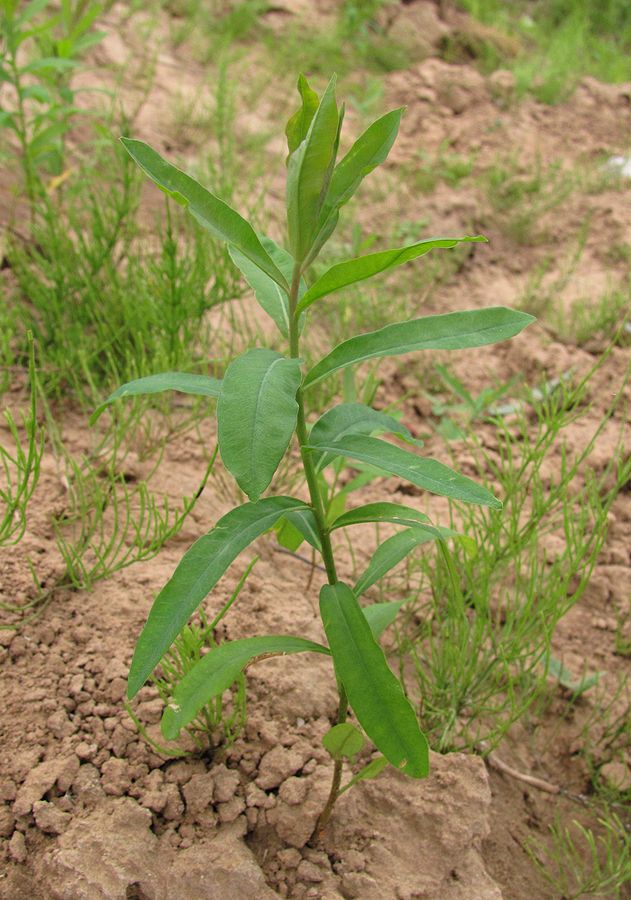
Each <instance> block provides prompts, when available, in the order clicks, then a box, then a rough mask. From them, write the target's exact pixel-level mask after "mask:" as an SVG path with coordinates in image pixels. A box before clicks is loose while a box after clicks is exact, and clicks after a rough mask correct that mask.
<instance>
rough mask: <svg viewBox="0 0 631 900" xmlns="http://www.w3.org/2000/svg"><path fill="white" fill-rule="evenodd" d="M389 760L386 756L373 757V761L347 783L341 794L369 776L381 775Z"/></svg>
mask: <svg viewBox="0 0 631 900" xmlns="http://www.w3.org/2000/svg"><path fill="white" fill-rule="evenodd" d="M387 765H388V760H387V759H386V758H385V756H378V757H377V758H376V759H371V761H370V762H369V763H368V764H367V765H365V766H364V768H363V769H360V770H359V772H358V773H357V774H356V775H353V777H352V778H351V780H350V781H349V782H348V784H345V785H344V787H343V788H342V790H341V791H340V794H343V793H344V792H345V791H347V790H348V789H349V788H352V787H354V786H355V785H356V784H357V782H358V781H365V780H366V779H368V778H376V777H377V775H380V774H381V772H383V770H384V769H385V768H386V767H387Z"/></svg>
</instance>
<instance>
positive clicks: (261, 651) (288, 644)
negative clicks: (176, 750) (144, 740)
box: [161, 635, 329, 741]
mask: <svg viewBox="0 0 631 900" xmlns="http://www.w3.org/2000/svg"><path fill="white" fill-rule="evenodd" d="M307 651H310V652H312V653H325V654H328V652H329V651H328V650H327V648H326V647H323V646H322V645H321V644H315V643H314V642H313V641H307V640H305V639H304V638H299V637H292V636H290V635H269V636H268V637H253V638H243V639H242V640H239V641H230V642H229V643H226V644H220V646H219V647H215V648H213V649H212V650H211V651H210V652H209V653H207V654H206V655H205V656H204V657H203V658H202V659H201V660H200V661H199V662H198V663H197V664H196V665H195V666H194V667H193V668H192V669H191V670H190V671H189V672H188V673H187V674H186V675H185V676H184V678H182V680H181V681H180V682H179V684H178V686H177V687H176V689H175V691H174V692H173V698H172V700H171V702H170V703H169V705H168V706H167V708H166V709H165V711H164V713H163V715H162V723H161V728H162V734H163V735H164V737H165V738H166V739H167V740H170V741H172V740H175V738H177V736H178V735H179V733H180V730H181V729H182V728H184V727H185V726H186V725H188V724H189V722H192V721H193V719H194V718H195V716H196V715H197V714H198V712H199V711H200V710H201V709H202V708H203V707H204V706H205V705H206V703H208V701H209V700H212V698H213V697H218V696H220V695H221V694H223V692H224V691H227V690H228V688H229V687H230V685H231V684H233V683H234V682H235V681H236V679H237V678H238V677H239V675H240V674H241V672H242V671H243V669H244V668H245V667H246V666H247V665H249V664H250V663H252V662H256V660H257V658H258V657H265V656H268V655H269V654H274V655H280V654H283V655H284V654H287V653H305V652H307Z"/></svg>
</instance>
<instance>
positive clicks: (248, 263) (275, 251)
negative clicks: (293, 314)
mask: <svg viewBox="0 0 631 900" xmlns="http://www.w3.org/2000/svg"><path fill="white" fill-rule="evenodd" d="M260 240H261V243H262V245H263V247H264V248H265V250H266V251H267V253H269V255H270V258H271V259H272V260H273V261H274V263H275V264H276V265H277V266H278V268H279V269H280V271H281V272H282V273H283V275H284V277H285V278H286V279H287V281H288V282H289V281H291V278H292V274H293V268H294V259H293V257H292V255H291V254H290V253H288V252H287V251H286V250H284V249H283V248H282V247H279V246H278V244H276V243H274V241H273V240H271V238H268V237H264V236H261V238H260ZM228 253H229V254H230V258H231V259H232V262H233V263H234V264H235V266H236V267H237V268H238V269H239V270H240V271H241V272H242V273H243V275H244V277H245V280H246V281H247V283H248V284H249V285H250V287H251V288H252V290H253V291H254V295H255V297H256V299H257V300H258V302H259V304H260V306H261V307H262V309H264V310H265V312H266V313H267V314H268V316H270V317H271V318H272V319H273V320H274V322H275V323H276V326H277V327H278V330H279V331H280V333H281V334H282V335H283V337H285V338H287V337H288V336H289V295H288V293H287V291H286V290H284V289H283V288H282V287H280V285H278V284H277V283H276V282H275V281H274V279H273V278H270V277H269V275H267V274H266V273H265V272H264V271H263V270H262V269H259V267H258V266H257V265H255V264H254V263H253V262H252V260H250V259H248V258H247V257H246V256H244V255H243V253H241V251H240V250H237V248H236V247H228ZM306 290H307V286H306V284H305V281H304V279H302V278H301V279H300V290H299V292H298V296H299V297H302V295H303V294H304V293H305V291H306ZM303 321H304V316H303V317H302V319H301V322H300V327H302V323H303Z"/></svg>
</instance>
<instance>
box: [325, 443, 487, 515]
mask: <svg viewBox="0 0 631 900" xmlns="http://www.w3.org/2000/svg"><path fill="white" fill-rule="evenodd" d="M320 449H321V450H323V449H324V450H327V451H329V452H330V453H335V454H336V455H337V456H346V457H349V458H350V459H358V460H360V461H361V462H365V463H368V464H369V465H371V466H375V468H377V469H381V470H382V471H384V472H388V473H389V474H390V475H398V476H399V477H400V478H404V479H405V480H406V481H409V482H410V483H411V484H414V485H416V487H419V488H422V489H423V490H425V491H430V493H432V494H439V495H440V496H441V497H452V498H453V499H454V500H461V501H462V502H463V503H477V504H479V505H480V506H490V507H491V508H492V509H501V508H502V504H501V502H500V501H499V500H498V499H497V498H496V497H494V496H493V494H492V493H491V492H490V491H487V489H486V488H485V487H482V485H479V484H476V482H475V481H472V480H471V479H470V478H467V477H466V476H465V475H459V474H458V472H454V470H453V469H450V468H449V466H445V465H443V463H441V462H438V460H436V459H424V458H423V457H421V456H417V455H416V454H415V453H410V451H409V450H403V449H401V447H395V445H394V444H388V443H386V441H382V440H380V439H379V438H373V437H367V436H365V435H354V434H349V435H347V436H346V437H343V438H340V439H339V440H338V441H335V442H334V443H331V444H330V445H328V446H326V447H320Z"/></svg>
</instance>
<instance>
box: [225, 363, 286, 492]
mask: <svg viewBox="0 0 631 900" xmlns="http://www.w3.org/2000/svg"><path fill="white" fill-rule="evenodd" d="M300 380H301V372H300V361H299V360H297V359H287V358H286V357H284V356H281V355H280V353H276V352H275V351H274V350H266V349H263V348H256V349H254V350H248V351H247V352H246V353H244V354H243V355H242V356H239V357H237V359H235V360H234V361H233V362H232V363H230V365H229V366H228V368H227V369H226V372H225V375H224V379H223V384H222V388H221V394H220V397H219V403H218V404H217V423H218V437H219V451H220V453H221V458H222V460H223V462H224V465H225V466H226V468H227V469H228V471H229V472H231V473H232V475H233V476H234V477H235V479H236V480H237V483H238V485H239V487H240V488H241V490H243V491H244V492H245V493H246V494H247V495H248V497H249V498H250V500H254V501H256V500H258V498H259V497H260V496H261V494H262V493H263V491H264V490H265V489H266V488H267V487H268V485H269V483H270V482H271V480H272V478H273V477H274V472H275V471H276V469H277V468H278V464H279V462H280V461H281V459H282V457H283V455H284V453H285V450H286V449H287V447H288V445H289V441H290V440H291V436H292V434H293V432H294V428H295V427H296V417H297V414H298V403H297V402H296V392H297V390H298V388H299V386H300Z"/></svg>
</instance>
